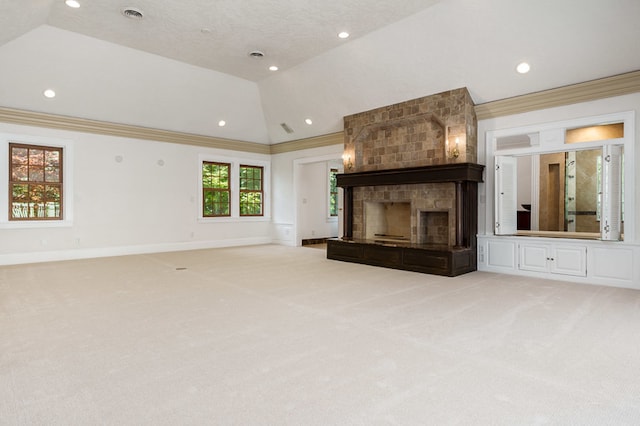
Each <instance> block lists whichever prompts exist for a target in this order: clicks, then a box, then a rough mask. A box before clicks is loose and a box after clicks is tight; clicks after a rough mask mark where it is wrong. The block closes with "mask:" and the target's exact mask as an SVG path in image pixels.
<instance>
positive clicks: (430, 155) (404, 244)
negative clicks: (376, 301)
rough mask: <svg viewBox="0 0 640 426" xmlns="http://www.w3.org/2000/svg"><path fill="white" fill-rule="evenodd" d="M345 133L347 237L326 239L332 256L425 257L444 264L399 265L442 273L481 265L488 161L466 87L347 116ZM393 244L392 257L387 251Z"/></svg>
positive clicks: (342, 179) (342, 180) (400, 259)
mask: <svg viewBox="0 0 640 426" xmlns="http://www.w3.org/2000/svg"><path fill="white" fill-rule="evenodd" d="M344 134H345V145H344V146H345V148H344V155H343V160H344V170H345V172H344V174H342V175H339V176H338V186H341V187H343V188H344V190H345V191H344V194H345V208H344V215H345V216H344V223H345V227H344V229H345V235H344V236H343V237H342V238H341V239H339V240H335V241H331V242H330V243H329V244H328V253H327V256H328V257H329V258H334V259H338V260H350V261H358V262H361V263H370V264H381V263H385V262H384V261H383V259H385V258H387V257H388V258H390V259H395V260H398V262H400V263H403V262H404V261H403V259H404V258H405V257H407V258H412V256H413V257H415V256H417V257H421V256H422V257H424V256H427V257H429V258H430V260H428V261H425V262H426V264H429V265H431V264H433V263H434V262H435V264H438V265H440V266H441V268H440V269H438V268H434V267H432V266H433V265H432V266H427V267H424V268H423V267H422V266H420V265H417V266H416V265H413V266H411V265H409V266H407V265H404V266H399V267H400V268H401V269H411V270H422V271H424V272H433V273H441V274H443V275H457V274H458V273H464V272H468V271H469V270H475V265H476V260H475V246H476V240H475V238H476V237H475V234H476V229H477V199H476V198H477V182H481V181H482V170H483V166H481V165H478V164H475V162H476V158H477V150H476V148H477V133H476V117H475V109H474V105H473V102H472V100H471V96H470V95H469V93H468V91H467V89H466V88H461V89H456V90H451V91H447V92H443V93H439V94H436V95H432V96H427V97H424V98H419V99H414V100H411V101H407V102H402V103H399V104H395V105H390V106H386V107H382V108H377V109H374V110H371V111H366V112H362V113H359V114H354V115H351V116H347V117H345V118H344ZM392 247H395V248H396V250H395V251H394V254H392V253H391V252H390V251H388V250H386V249H389V248H392ZM398 250H399V251H400V254H398V253H396V252H398ZM407 250H409V251H407ZM413 250H422V252H420V253H414V252H413ZM373 252H376V253H377V254H373ZM378 252H380V253H378ZM382 252H384V254H381V253H382ZM409 252H411V253H409ZM428 252H430V253H428ZM367 253H368V254H369V255H371V256H372V257H373V258H374V260H373V261H372V262H369V261H366V259H364V258H363V257H367ZM376 256H378V257H379V259H378V260H376V259H377V257H376ZM346 258H349V259H346ZM354 259H357V260H354ZM434 259H435V260H434ZM432 260H433V262H432ZM456 262H457V263H458V266H457V267H456V265H455V263H456ZM391 263H394V261H393V260H392V261H391ZM414 263H415V262H414ZM418 263H419V262H418ZM384 266H391V267H398V266H393V265H384Z"/></svg>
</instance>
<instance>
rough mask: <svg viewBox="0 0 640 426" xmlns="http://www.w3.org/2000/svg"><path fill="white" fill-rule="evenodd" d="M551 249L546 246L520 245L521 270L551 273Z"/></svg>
mask: <svg viewBox="0 0 640 426" xmlns="http://www.w3.org/2000/svg"><path fill="white" fill-rule="evenodd" d="M549 249H550V247H549V246H548V245H546V244H520V262H519V266H520V269H522V270H524V271H536V272H549V259H550V255H549Z"/></svg>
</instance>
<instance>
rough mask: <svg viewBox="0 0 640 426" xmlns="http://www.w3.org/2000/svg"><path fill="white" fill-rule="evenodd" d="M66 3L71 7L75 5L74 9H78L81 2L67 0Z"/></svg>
mask: <svg viewBox="0 0 640 426" xmlns="http://www.w3.org/2000/svg"><path fill="white" fill-rule="evenodd" d="M64 4H66V5H67V6H69V7H73V8H74V9H77V8H79V7H80V3H78V2H77V1H76V0H65V2H64Z"/></svg>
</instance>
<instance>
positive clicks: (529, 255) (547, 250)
mask: <svg viewBox="0 0 640 426" xmlns="http://www.w3.org/2000/svg"><path fill="white" fill-rule="evenodd" d="M518 256H519V257H518V260H519V262H518V268H519V269H521V270H523V271H536V272H548V273H552V274H564V275H575V276H578V277H586V276H587V247H586V246H580V245H561V244H539V243H538V244H536V243H519V244H518Z"/></svg>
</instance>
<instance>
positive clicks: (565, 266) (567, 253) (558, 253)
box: [550, 246, 587, 277]
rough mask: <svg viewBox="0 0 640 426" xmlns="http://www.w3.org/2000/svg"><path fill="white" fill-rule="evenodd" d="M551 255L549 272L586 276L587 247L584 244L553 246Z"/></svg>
mask: <svg viewBox="0 0 640 426" xmlns="http://www.w3.org/2000/svg"><path fill="white" fill-rule="evenodd" d="M553 252H554V253H553V256H552V257H551V259H552V260H551V262H550V266H551V272H553V273H555V274H564V275H576V276H579V277H586V276H587V248H586V247H584V246H555V247H554V248H553Z"/></svg>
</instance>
